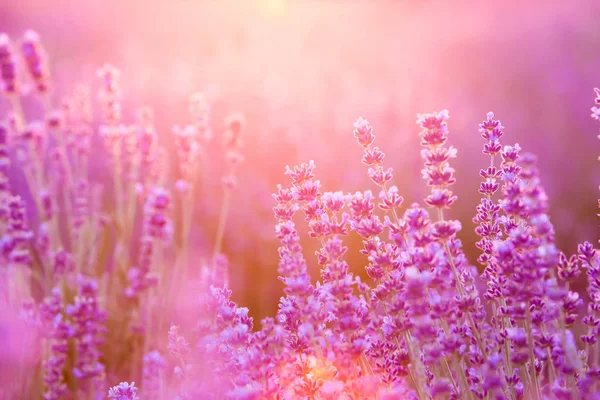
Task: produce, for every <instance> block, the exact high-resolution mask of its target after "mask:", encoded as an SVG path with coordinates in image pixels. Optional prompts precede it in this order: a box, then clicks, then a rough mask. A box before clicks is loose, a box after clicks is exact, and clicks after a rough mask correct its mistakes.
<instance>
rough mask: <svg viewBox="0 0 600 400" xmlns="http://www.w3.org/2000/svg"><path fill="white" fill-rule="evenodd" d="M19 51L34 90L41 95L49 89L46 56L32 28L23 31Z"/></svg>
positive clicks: (38, 37)
mask: <svg viewBox="0 0 600 400" xmlns="http://www.w3.org/2000/svg"><path fill="white" fill-rule="evenodd" d="M21 53H22V54H23V59H24V60H25V65H26V66H27V71H28V72H29V76H30V77H31V79H32V80H33V82H34V83H35V90H36V91H37V92H38V94H41V95H43V94H45V93H47V92H48V91H49V90H50V70H49V68H48V59H47V57H48V56H47V55H46V51H45V50H44V48H43V47H42V43H41V41H40V36H39V35H38V34H37V33H36V32H34V31H32V30H28V31H27V32H25V35H23V40H22V42H21Z"/></svg>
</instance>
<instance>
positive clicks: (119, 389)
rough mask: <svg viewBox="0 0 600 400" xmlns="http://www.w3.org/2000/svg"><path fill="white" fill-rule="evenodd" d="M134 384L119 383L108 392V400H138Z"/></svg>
mask: <svg viewBox="0 0 600 400" xmlns="http://www.w3.org/2000/svg"><path fill="white" fill-rule="evenodd" d="M136 393H137V388H136V387H135V382H131V383H128V382H121V383H119V384H118V385H116V386H113V387H111V388H110V389H109V390H108V398H110V399H115V400H138V399H139V397H138V396H137V394H136Z"/></svg>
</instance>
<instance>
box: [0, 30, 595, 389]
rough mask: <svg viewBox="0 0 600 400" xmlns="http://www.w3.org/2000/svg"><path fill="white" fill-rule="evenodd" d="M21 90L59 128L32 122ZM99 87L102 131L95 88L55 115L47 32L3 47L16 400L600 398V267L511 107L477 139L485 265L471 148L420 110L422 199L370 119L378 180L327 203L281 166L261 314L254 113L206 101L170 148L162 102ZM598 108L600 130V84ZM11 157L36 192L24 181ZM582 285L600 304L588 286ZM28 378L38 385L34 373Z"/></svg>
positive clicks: (113, 73)
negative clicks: (240, 263) (462, 202)
mask: <svg viewBox="0 0 600 400" xmlns="http://www.w3.org/2000/svg"><path fill="white" fill-rule="evenodd" d="M15 48H17V49H18V48H20V49H21V53H18V52H16V51H15V50H14V49H15ZM19 57H21V58H19ZM20 59H22V61H23V63H22V65H21V63H20V62H19V60H20ZM21 67H22V68H23V71H22V72H26V74H21V73H20V72H21V70H20V68H21ZM25 75H26V76H28V79H30V80H31V81H32V84H33V87H34V88H35V90H34V91H33V95H35V96H37V98H39V99H40V100H41V102H42V104H43V112H44V118H43V119H42V121H43V122H40V121H27V119H26V115H25V114H24V112H23V110H22V109H21V106H20V101H21V97H20V96H21V95H22V94H24V93H25V92H26V90H22V89H23V88H25V87H27V83H26V81H25V80H23V81H22V80H21V79H22V76H23V77H25ZM98 75H99V77H100V78H101V86H100V88H99V102H100V107H101V109H102V111H103V112H102V117H101V122H100V123H98V124H95V123H94V119H93V115H94V114H93V112H92V101H91V99H90V96H89V93H90V91H89V90H88V89H86V88H82V87H78V88H77V89H75V91H74V92H73V93H72V94H71V95H69V96H67V97H66V98H65V99H63V100H62V102H61V103H60V104H61V106H60V107H59V108H56V109H55V108H53V105H52V95H53V92H52V85H51V82H50V74H49V68H48V59H47V56H46V54H45V51H44V50H43V46H42V44H41V41H40V38H39V36H38V35H37V34H35V33H33V32H31V31H30V32H27V33H26V34H25V35H24V38H23V40H22V41H21V42H20V47H17V46H15V45H14V44H13V42H12V41H11V40H10V38H8V36H6V35H3V34H2V35H0V79H1V83H2V86H1V87H2V93H3V94H5V95H6V96H7V97H8V98H9V100H10V105H11V107H12V111H11V113H10V115H9V117H8V118H7V119H6V121H0V289H1V291H0V301H2V303H0V311H2V313H3V315H4V313H5V310H7V312H6V314H7V315H10V316H11V318H13V316H14V315H17V316H18V323H19V325H18V326H19V327H21V325H23V326H24V327H25V328H24V332H23V333H24V334H23V336H24V337H23V338H21V339H22V340H20V341H17V342H19V343H20V346H21V347H20V348H19V349H16V350H15V351H14V352H11V353H10V354H9V356H10V357H8V358H7V359H9V360H10V361H11V362H14V364H15V365H16V366H17V368H14V369H15V370H16V371H15V373H14V379H13V382H12V383H10V384H6V385H4V380H2V383H3V387H2V388H0V396H4V395H6V396H7V398H16V397H18V396H27V398H43V399H61V398H67V399H69V398H90V399H91V398H95V399H99V398H106V396H107V395H108V398H112V399H120V400H135V399H139V398H144V399H146V398H147V399H156V400H161V399H178V400H183V399H239V400H241V399H247V400H248V399H295V398H300V399H311V400H315V399H324V400H334V399H336V400H337V399H342V400H351V399H417V400H429V399H471V400H474V399H486V400H492V399H493V400H500V399H511V400H520V399H535V400H542V399H561V400H562V399H565V400H566V399H582V400H587V399H597V398H600V383H599V382H600V345H599V344H598V336H600V252H598V251H597V249H596V248H595V246H594V245H593V244H591V243H590V242H584V243H582V244H580V245H579V246H578V248H577V252H576V254H572V255H569V254H566V253H564V252H561V251H560V250H559V249H558V247H557V244H556V243H555V235H556V232H555V227H554V225H553V224H552V223H551V221H550V217H549V209H550V205H549V199H548V195H547V193H546V191H545V189H544V187H543V185H542V180H541V171H540V169H539V168H538V165H537V159H536V157H535V156H534V155H532V154H530V153H526V152H524V151H523V150H522V148H521V146H520V145H519V144H514V145H504V144H503V142H504V141H505V140H506V137H507V136H509V135H508V131H507V134H505V128H504V126H503V125H502V124H501V122H500V121H499V120H498V119H496V117H495V115H494V113H492V112H490V113H488V114H487V116H486V118H485V119H484V120H483V122H481V124H480V125H479V134H480V135H481V138H482V139H483V140H484V142H483V145H482V153H483V154H484V155H485V157H486V158H487V157H489V164H488V163H487V161H486V164H485V166H484V167H483V168H481V169H480V171H479V175H480V177H481V182H480V183H479V184H478V193H479V196H480V197H481V199H480V201H479V204H478V205H477V208H476V210H475V216H474V218H473V219H472V221H473V223H474V230H475V233H476V234H477V235H478V240H477V242H476V243H475V245H476V247H477V249H478V250H479V252H478V253H479V255H478V257H477V263H478V264H479V267H480V269H478V267H476V266H474V265H472V264H471V263H470V260H469V259H468V258H467V256H466V254H465V252H464V251H463V244H462V242H461V239H460V237H461V235H462V232H461V230H462V229H463V228H465V227H466V225H463V224H462V223H461V222H460V221H459V220H457V219H454V218H453V216H454V213H455V212H456V210H455V209H453V207H454V205H455V203H456V202H457V201H458V197H457V196H456V194H455V193H454V192H453V190H456V189H453V188H454V187H455V186H454V184H455V182H456V179H457V177H456V176H455V175H458V174H456V171H455V170H454V168H453V167H452V163H453V160H454V159H455V158H457V156H458V153H457V150H456V148H454V147H453V146H451V145H450V142H451V141H452V136H451V134H450V124H449V119H450V117H449V113H448V111H446V110H443V111H440V112H433V113H426V114H419V115H418V116H417V120H416V123H417V125H418V127H419V128H418V129H419V133H418V134H419V137H420V145H421V146H422V149H421V158H422V161H423V169H422V171H421V175H422V177H423V180H424V181H425V183H424V186H426V187H427V191H428V193H427V195H426V196H425V198H424V199H422V202H418V201H414V202H412V203H410V205H408V206H405V204H404V198H403V197H402V196H401V194H400V189H399V188H398V186H395V185H394V184H393V183H394V182H393V181H394V179H395V178H397V176H395V174H394V171H393V169H392V168H390V167H388V166H386V165H385V162H386V154H385V153H384V152H383V150H382V149H380V148H379V147H377V146H375V140H376V135H375V130H374V128H373V126H372V125H371V124H370V123H369V122H368V121H367V120H366V119H363V118H359V119H358V120H356V122H355V123H354V126H353V128H354V129H353V136H354V138H355V139H356V141H357V143H358V145H359V146H360V148H361V149H362V163H363V164H364V165H365V166H366V167H367V168H366V169H367V171H366V172H367V176H368V177H369V179H370V182H371V184H373V185H374V186H373V187H372V188H371V190H369V189H367V190H362V191H356V192H354V193H348V192H346V191H344V190H340V189H341V188H339V187H337V188H331V189H330V188H327V187H326V186H327V185H326V184H325V183H322V181H321V180H319V179H317V174H316V165H315V163H314V162H313V161H309V162H308V163H302V164H300V165H297V166H287V167H286V168H285V175H286V176H287V179H288V180H289V182H288V183H287V184H282V185H278V186H277V193H275V194H273V200H274V202H275V206H274V207H273V214H274V216H275V219H276V225H275V230H274V231H275V232H274V233H275V235H274V236H275V238H276V239H277V240H278V242H279V248H278V256H279V262H278V264H277V267H278V268H277V272H278V275H279V280H280V282H281V283H282V285H283V293H282V296H281V297H280V299H279V301H278V308H277V312H276V314H275V315H274V316H273V317H267V318H264V319H262V320H261V321H255V319H254V318H253V317H251V315H252V314H251V311H250V310H249V309H248V308H246V307H243V306H242V305H241V304H238V303H236V301H234V300H235V299H236V297H235V293H234V291H233V290H232V289H231V287H235V284H236V283H237V282H235V281H233V282H230V271H229V265H230V264H231V265H234V264H235V262H236V261H235V259H234V258H231V259H230V258H228V257H227V256H226V255H225V254H224V253H225V252H226V249H227V244H228V243H227V235H226V222H227V216H228V210H229V208H230V207H231V206H233V205H236V204H239V203H240V202H236V201H234V200H235V199H234V197H233V196H234V193H235V190H236V188H237V183H238V179H240V178H242V177H243V174H242V172H243V171H240V170H239V167H240V165H241V163H242V162H243V161H244V156H243V151H244V150H243V141H244V139H245V137H244V135H245V129H246V125H247V122H246V120H245V119H244V118H243V117H242V116H241V115H239V114H233V115H231V116H230V117H228V118H227V119H226V120H225V124H224V126H222V127H221V129H214V131H213V127H212V126H211V104H209V101H208V99H207V97H206V96H205V95H203V94H201V93H195V94H193V95H192V96H191V97H190V99H189V110H188V111H189V115H188V117H187V118H188V120H187V121H185V122H184V123H183V124H182V125H175V126H174V127H173V134H174V142H175V146H174V148H173V149H172V150H173V151H171V152H170V151H169V149H167V148H163V147H162V146H161V141H160V140H159V138H160V135H159V132H158V127H159V126H160V124H159V123H158V118H159V117H160V116H158V115H157V117H156V118H157V119H156V120H155V116H154V112H153V111H152V110H151V109H149V108H147V107H142V108H140V109H138V112H137V113H136V115H135V117H134V119H133V122H128V121H130V119H129V118H130V116H129V115H127V112H126V111H127V109H125V108H123V107H122V105H123V104H126V103H122V98H121V83H122V82H121V81H120V73H119V71H118V70H117V69H116V68H114V67H111V66H109V65H106V66H104V67H103V68H101V69H100V70H99V73H98ZM123 83H124V84H126V82H125V81H124V82H123ZM595 103H596V106H594V107H593V108H592V117H593V118H594V119H597V120H600V111H599V109H598V106H600V90H598V89H596V99H595ZM250 122H251V120H250ZM249 128H251V127H249ZM474 131H475V129H474ZM96 134H98V135H96ZM213 135H215V136H216V135H219V139H220V144H221V145H222V155H223V156H224V157H223V159H224V172H222V173H217V174H216V176H217V178H221V181H222V185H221V186H218V187H219V188H220V189H221V190H222V194H223V201H222V203H220V206H221V211H220V214H219V216H218V222H217V229H216V232H215V233H214V247H213V248H212V249H211V247H212V245H213V241H212V240H211V239H208V240H204V237H203V238H202V240H204V242H205V243H203V245H202V246H199V248H195V247H194V246H193V245H194V244H195V243H193V241H194V240H195V236H192V235H191V233H192V230H193V229H203V227H202V226H197V225H202V224H196V221H198V220H197V219H196V215H195V209H196V208H199V207H196V206H197V204H198V203H197V200H198V199H197V194H199V193H200V194H204V193H203V192H204V191H203V190H199V188H200V187H201V186H200V185H199V181H200V180H201V178H202V172H203V171H204V169H208V167H206V166H205V163H204V161H205V160H206V159H208V157H209V155H210V154H209V151H208V149H209V146H210V145H211V143H210V140H211V138H212V136H213ZM96 136H100V137H102V138H103V139H104V145H105V146H104V148H103V149H102V150H101V151H104V152H105V153H103V154H106V156H107V157H106V158H107V160H108V161H109V162H108V163H107V164H108V166H110V167H111V168H112V170H111V171H110V174H107V175H108V177H109V180H110V181H111V182H110V185H106V187H105V186H104V185H102V184H100V183H98V182H97V180H96V179H95V177H94V178H92V176H91V174H90V169H89V161H90V160H91V157H90V156H91V151H92V143H95V139H96ZM94 150H95V149H94ZM99 152H100V150H99ZM11 163H14V164H16V167H18V171H19V173H22V175H23V182H22V183H23V185H11V184H9V182H10V183H12V182H13V176H12V175H13V172H12V170H11V169H10V168H9V167H11ZM205 167H206V168H205ZM210 173H214V172H213V170H210ZM9 177H10V178H11V179H10V180H9ZM323 182H325V181H323ZM21 186H25V190H24V192H23V193H21V191H20V187H21ZM202 187H203V188H204V186H202ZM473 189H474V190H476V189H477V188H476V187H474V188H473ZM221 190H219V193H221ZM244 195H246V194H244ZM29 199H31V200H29ZM415 200H416V199H415ZM599 205H600V202H599ZM204 211H205V210H204V209H203V213H202V215H201V217H203V218H204V217H210V215H208V214H209V213H205V212H204ZM202 221H204V219H202ZM302 232H306V236H307V237H306V238H303V237H302ZM202 233H205V232H202ZM200 236H202V235H200ZM305 239H306V240H305ZM356 240H358V241H359V242H358V244H359V248H358V249H355V248H354V244H355V241H356ZM206 243H208V245H207V244H206ZM308 248H314V249H316V251H315V252H314V258H313V257H310V258H309V257H308V256H307V254H305V253H307V252H306V249H308ZM224 249H225V250H224ZM196 250H199V251H200V253H201V257H199V259H196V258H195V255H196V254H197V253H195V251H196ZM355 250H356V252H357V254H358V255H357V258H354V259H351V258H350V255H351V254H352V252H354V251H355ZM356 260H359V261H358V264H359V265H354V264H356V262H355V261H356ZM313 265H314V266H316V267H317V268H318V277H316V276H314V277H313V276H311V267H312V266H313ZM361 270H362V271H361ZM357 271H361V272H364V274H363V276H364V279H362V278H361V277H360V276H359V275H360V273H358V272H357ZM583 278H585V279H586V280H587V297H586V296H584V294H583V291H582V292H581V293H579V292H577V291H576V289H577V285H578V284H580V283H581V282H580V281H581V280H582V279H583ZM188 289H189V290H188ZM188 292H189V293H188ZM166 317H168V318H166ZM0 322H4V320H3V321H0ZM9 322H10V321H9ZM2 327H4V324H3V325H2ZM3 329H4V328H3ZM14 330H15V329H14V328H13V329H7V331H9V333H10V335H9V336H10V339H13V336H14V332H13V331H14ZM25 346H28V347H31V349H24V348H23V347H25ZM11 350H12V349H11ZM2 354H5V353H2ZM32 354H33V355H32ZM25 358H27V360H26V361H27V363H25V362H24V360H25ZM15 359H18V360H17V361H14V360H15ZM31 359H33V361H31ZM29 364H35V365H34V367H35V368H39V373H37V372H36V373H33V371H34V369H33V367H32V371H25V370H24V368H25V367H29ZM4 371H5V369H2V372H4ZM35 371H38V370H35ZM11 378H12V376H11ZM120 380H123V381H122V382H121V383H120V384H118V385H116V386H113V387H111V388H110V389H109V386H110V385H112V384H114V383H115V382H119V381H120ZM134 382H138V383H140V384H139V388H138V386H136V384H135V383H134ZM138 391H139V395H138ZM23 393H26V394H25V395H23Z"/></svg>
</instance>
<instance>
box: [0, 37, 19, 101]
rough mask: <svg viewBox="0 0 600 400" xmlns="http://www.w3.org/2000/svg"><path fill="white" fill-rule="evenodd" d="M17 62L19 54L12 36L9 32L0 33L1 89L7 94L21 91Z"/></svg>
mask: <svg viewBox="0 0 600 400" xmlns="http://www.w3.org/2000/svg"><path fill="white" fill-rule="evenodd" d="M17 64H18V62H17V56H16V54H15V50H14V48H13V45H12V43H11V41H10V38H9V37H8V35H7V34H5V33H0V80H1V82H0V83H1V85H2V86H0V89H1V90H2V92H4V93H5V94H6V95H14V94H16V93H17V92H18V91H19V88H20V85H19V81H18V78H17Z"/></svg>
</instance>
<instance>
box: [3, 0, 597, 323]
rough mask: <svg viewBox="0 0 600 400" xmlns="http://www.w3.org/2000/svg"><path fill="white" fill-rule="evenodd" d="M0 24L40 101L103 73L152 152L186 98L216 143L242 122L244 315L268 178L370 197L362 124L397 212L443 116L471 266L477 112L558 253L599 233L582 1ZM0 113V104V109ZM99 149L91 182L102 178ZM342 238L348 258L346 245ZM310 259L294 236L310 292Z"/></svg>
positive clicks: (357, 6)
mask: <svg viewBox="0 0 600 400" xmlns="http://www.w3.org/2000/svg"><path fill="white" fill-rule="evenodd" d="M0 26H1V29H0V30H2V31H4V32H6V33H8V34H9V35H10V36H11V37H15V38H16V37H19V36H21V35H22V33H23V32H24V31H25V30H27V29H34V30H36V31H37V32H38V33H39V34H40V35H41V38H42V42H43V43H44V45H45V47H46V49H47V51H48V53H49V55H50V58H51V69H52V75H53V79H54V82H55V87H56V89H55V91H54V94H53V101H54V102H56V103H58V101H59V100H60V98H61V96H62V95H65V94H67V93H70V92H71V91H72V90H73V88H74V87H75V86H76V85H77V84H80V83H84V84H88V85H90V86H91V87H92V89H93V90H95V89H96V88H97V86H98V82H97V78H96V70H97V69H98V67H100V66H101V65H102V64H104V63H106V62H108V63H111V64H113V65H115V66H117V67H118V68H119V69H120V70H121V71H122V75H121V86H122V91H123V98H124V106H125V118H126V120H128V121H133V119H134V113H135V110H136V109H137V108H138V107H140V106H143V105H147V106H151V107H152V108H153V109H154V111H155V118H156V124H157V127H158V128H159V132H160V134H161V138H160V140H161V142H162V143H163V144H164V145H165V146H166V147H167V148H169V147H172V144H173V141H172V140H171V138H172V133H171V128H172V126H173V125H174V124H182V123H185V122H186V121H187V100H188V96H189V95H190V94H191V93H193V92H197V91H203V92H205V93H206V94H207V96H208V97H209V99H210V100H211V102H212V105H213V109H212V124H213V127H214V130H215V133H216V134H217V135H218V134H219V133H220V132H222V127H223V120H224V118H225V117H226V116H227V115H228V114H229V113H232V112H237V111H239V112H242V113H243V114H244V115H245V116H246V119H247V132H246V137H245V148H244V153H245V156H246V161H245V164H244V167H243V168H242V169H241V172H240V176H239V178H240V188H239V189H238V193H237V195H236V196H235V201H234V207H233V209H232V211H231V214H230V216H229V220H228V224H227V230H226V240H225V247H224V250H225V252H226V253H227V254H228V255H229V257H230V261H231V271H232V272H231V276H232V283H231V284H232V289H233V291H234V292H233V293H234V294H233V298H234V300H236V301H237V302H239V303H240V304H241V305H243V306H247V307H250V310H251V311H250V312H251V315H252V316H254V317H258V318H262V317H264V316H268V315H273V314H274V312H275V310H276V308H277V301H278V299H279V297H280V296H281V295H282V285H281V284H280V283H279V281H278V280H277V272H276V269H277V250H276V249H277V247H278V243H277V242H276V240H275V236H274V226H275V223H276V220H275V218H274V217H273V215H272V211H271V208H272V207H273V205H274V201H273V200H272V198H271V196H270V194H271V193H272V192H274V191H275V190H276V185H277V183H282V184H284V185H287V184H288V179H287V177H286V176H284V175H283V172H284V170H285V166H286V165H287V164H289V165H295V164H297V163H300V162H305V161H308V160H311V159H312V160H315V163H316V165H317V170H316V172H317V178H318V179H320V180H321V182H322V184H323V187H324V190H331V191H335V190H343V191H344V192H354V191H356V190H366V189H371V190H375V187H374V186H373V184H371V183H370V182H369V180H368V178H367V173H366V168H365V167H364V166H363V165H361V163H360V159H361V149H360V147H359V146H358V145H357V144H356V143H355V140H354V138H353V137H352V124H353V122H354V121H355V119H356V118H358V117H360V116H362V117H364V118H367V119H368V120H369V121H370V122H371V123H372V125H373V126H374V127H375V131H376V133H377V141H376V144H377V145H378V146H380V147H381V148H382V149H383V150H384V151H385V152H386V153H387V157H386V164H387V165H389V166H391V167H393V168H394V170H395V180H394V184H396V185H397V186H398V187H399V188H400V192H401V193H402V195H403V196H404V198H405V204H407V205H408V204H410V203H412V202H414V201H421V199H422V198H423V197H424V196H425V194H426V193H427V188H426V186H425V183H424V182H423V181H422V180H421V178H420V175H421V174H420V169H421V159H420V155H419V151H420V148H419V140H418V127H417V126H416V125H415V119H416V113H418V112H430V111H436V110H441V109H444V108H447V109H449V110H450V115H451V120H450V130H451V136H450V144H452V145H454V146H455V147H457V148H458V150H459V153H458V159H457V160H455V161H454V162H453V166H454V167H455V168H456V171H457V172H456V176H457V180H458V182H457V184H456V185H455V187H454V189H455V192H456V194H457V195H458V196H459V201H458V202H457V203H456V205H455V207H454V209H453V210H452V211H451V213H450V214H451V215H452V217H454V218H457V219H460V220H461V221H462V223H463V231H462V232H461V234H460V237H461V238H462V239H463V242H464V244H465V249H466V251H467V255H468V257H469V259H470V260H471V262H472V263H475V259H476V257H477V251H476V248H475V247H474V245H473V243H474V242H475V241H476V240H477V238H476V237H475V235H474V233H473V229H474V224H473V223H472V222H471V218H472V217H473V216H474V214H475V206H476V205H477V204H478V202H479V195H478V193H477V189H478V186H479V182H480V179H479V175H478V171H479V169H480V168H481V167H482V166H485V165H487V163H488V160H487V158H486V157H485V156H484V155H483V154H482V153H481V146H482V144H483V140H482V139H481V138H480V137H479V134H478V132H477V129H478V126H477V125H478V123H480V122H481V120H483V119H484V118H485V115H486V113H487V112H488V111H490V110H493V111H494V112H495V113H496V116H497V118H499V119H500V120H501V121H502V122H503V125H504V126H505V136H504V138H503V142H504V143H505V144H512V143H514V142H518V143H519V144H520V145H521V146H522V147H523V148H524V150H526V151H531V152H534V153H536V154H537V155H538V156H539V166H540V169H541V175H542V179H543V182H544V183H545V185H546V189H547V191H548V193H549V195H550V199H551V207H552V208H551V218H552V221H553V223H554V224H555V227H556V229H557V241H558V244H559V246H560V247H561V249H563V250H564V251H565V252H567V253H570V252H573V251H574V250H575V248H576V245H577V243H578V242H580V241H583V240H590V241H595V240H596V239H597V238H598V230H597V226H598V220H597V218H596V217H595V214H596V199H597V198H598V192H597V187H598V183H599V179H598V166H597V155H598V153H600V147H599V146H598V139H597V134H598V125H597V124H596V123H595V122H594V121H592V120H591V119H590V107H591V106H592V103H593V91H592V88H593V87H595V86H600V4H599V3H598V2H597V1H595V0H581V1H578V2H564V1H529V2H522V1H503V2H494V3H493V4H492V2H475V1H472V2H471V1H454V2H443V1H437V2H436V1H401V0H397V1H383V0H381V1H376V0H375V1H368V0H330V1H327V0H323V1H316V0H313V1H311V0H239V1H235V2H234V1H225V0H143V1H142V0H121V1H117V0H115V1H107V0H103V1H101V0H86V1H79V0H53V1H44V0H39V1H31V0H18V1H10V0H4V1H0ZM24 104H25V106H26V107H25V108H26V113H27V115H28V117H31V118H35V117H36V116H37V117H38V118H39V117H41V107H40V106H39V104H37V103H36V102H35V101H34V100H33V99H32V100H31V101H29V100H28V99H26V100H25V102H24ZM8 106H9V104H8V103H7V102H5V101H4V99H0V112H2V113H4V112H6V111H7V110H8ZM99 143H101V142H99ZM211 146H213V147H214V148H211V149H209V152H208V154H209V159H208V160H207V163H206V165H207V170H206V171H205V175H204V181H203V183H202V186H201V187H202V193H200V200H199V201H198V203H197V204H196V216H195V220H194V231H193V233H194V238H193V240H194V245H193V246H194V249H195V251H196V253H197V254H196V256H197V257H196V258H195V259H196V260H200V259H201V258H202V257H208V256H209V253H210V250H211V249H212V245H213V241H214V236H215V231H216V222H217V219H218V213H219V210H220V205H221V202H222V197H223V192H222V188H221V186H220V177H221V176H222V174H223V173H224V171H225V164H224V160H223V155H222V152H220V151H219V143H218V141H216V142H215V143H213V144H212V145H211ZM101 155H102V153H101V151H99V152H98V157H97V159H96V160H95V161H94V165H95V168H96V171H97V172H96V176H95V179H97V180H98V182H102V181H103V180H104V179H106V178H107V176H108V175H107V174H110V170H108V169H106V163H105V159H104V158H103V157H102V156H101ZM347 243H348V244H349V245H353V246H354V247H357V246H360V242H359V240H358V238H357V237H354V236H352V237H350V238H349V239H348V241H347ZM316 249H317V248H316V244H315V243H314V242H311V241H309V240H307V241H306V243H305V250H306V251H305V255H306V256H307V258H308V260H309V262H310V263H311V273H312V276H313V279H315V280H316V279H317V277H318V268H317V266H316V261H315V259H314V257H313V256H312V254H313V253H314V251H315V250H316ZM351 254H352V255H351V257H350V264H351V269H352V271H353V272H355V273H357V274H363V269H364V265H365V261H366V260H365V259H364V257H363V256H361V255H360V254H358V251H357V250H354V251H351Z"/></svg>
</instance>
